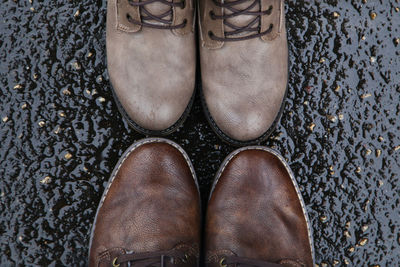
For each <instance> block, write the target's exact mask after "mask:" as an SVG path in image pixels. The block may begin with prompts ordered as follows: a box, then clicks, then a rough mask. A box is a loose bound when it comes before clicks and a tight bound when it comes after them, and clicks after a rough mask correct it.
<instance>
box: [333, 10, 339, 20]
mask: <svg viewBox="0 0 400 267" xmlns="http://www.w3.org/2000/svg"><path fill="white" fill-rule="evenodd" d="M333 17H334V18H335V19H336V18H338V17H340V14H339V13H338V12H336V11H335V12H333Z"/></svg>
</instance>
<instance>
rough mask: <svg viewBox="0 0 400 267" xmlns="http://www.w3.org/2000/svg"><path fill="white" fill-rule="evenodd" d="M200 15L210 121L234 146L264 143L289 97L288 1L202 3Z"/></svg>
mask: <svg viewBox="0 0 400 267" xmlns="http://www.w3.org/2000/svg"><path fill="white" fill-rule="evenodd" d="M260 10H261V11H260ZM199 13H200V15H199V24H200V38H199V41H200V61H201V79H202V91H201V95H202V101H203V107H204V110H205V113H206V116H207V119H208V121H209V122H210V124H211V126H212V128H213V130H214V131H215V132H216V133H217V135H219V136H220V137H221V138H222V139H223V140H224V141H226V142H228V143H230V144H232V145H236V146H243V145H250V144H258V143H260V142H262V141H264V140H265V139H266V138H267V137H268V136H269V135H270V134H271V132H272V131H273V130H274V128H275V126H276V124H277V122H278V121H279V119H280V115H281V113H282V110H283V106H284V105H283V102H284V99H285V97H286V91H287V89H286V88H287V81H288V47H287V37H286V26H285V13H284V1H283V0H262V1H258V0H229V1H221V0H202V1H199Z"/></svg>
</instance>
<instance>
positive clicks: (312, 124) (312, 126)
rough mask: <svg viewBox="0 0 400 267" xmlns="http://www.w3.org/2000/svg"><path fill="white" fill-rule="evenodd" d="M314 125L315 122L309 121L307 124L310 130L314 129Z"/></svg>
mask: <svg viewBox="0 0 400 267" xmlns="http://www.w3.org/2000/svg"><path fill="white" fill-rule="evenodd" d="M314 127H315V123H313V122H312V123H310V125H308V127H307V128H308V129H309V130H310V131H313V130H314Z"/></svg>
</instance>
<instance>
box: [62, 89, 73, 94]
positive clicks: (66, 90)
mask: <svg viewBox="0 0 400 267" xmlns="http://www.w3.org/2000/svg"><path fill="white" fill-rule="evenodd" d="M62 93H63V94H64V95H71V91H70V90H68V89H64V90H63V91H62Z"/></svg>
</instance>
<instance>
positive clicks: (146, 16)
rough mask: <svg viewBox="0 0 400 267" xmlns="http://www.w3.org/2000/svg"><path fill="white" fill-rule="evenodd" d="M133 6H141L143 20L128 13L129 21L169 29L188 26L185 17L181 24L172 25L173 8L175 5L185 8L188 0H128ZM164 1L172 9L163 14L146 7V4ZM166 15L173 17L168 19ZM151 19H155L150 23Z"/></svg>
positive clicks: (144, 25)
mask: <svg viewBox="0 0 400 267" xmlns="http://www.w3.org/2000/svg"><path fill="white" fill-rule="evenodd" d="M127 1H128V2H129V4H130V5H131V6H136V7H139V8H140V11H141V16H140V17H141V21H137V20H134V19H133V18H132V17H131V16H130V15H129V14H127V19H128V20H129V22H131V23H133V24H136V25H140V26H143V27H149V28H156V29H167V30H172V29H179V28H184V27H185V26H186V23H187V20H186V19H184V20H183V22H182V23H181V24H178V25H172V15H173V13H172V8H174V7H180V8H182V9H184V8H185V4H186V0H182V1H181V2H179V3H173V2H170V1H167V0H145V1H139V2H133V1H132V0H127ZM156 2H159V3H162V4H165V5H167V6H169V7H170V9H169V10H168V11H166V12H164V13H162V14H159V15H154V14H152V13H151V12H150V11H149V10H147V9H146V5H148V4H152V3H156ZM166 17H171V19H166ZM149 21H150V22H151V21H153V23H149ZM154 22H159V23H162V24H164V25H162V24H154Z"/></svg>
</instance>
